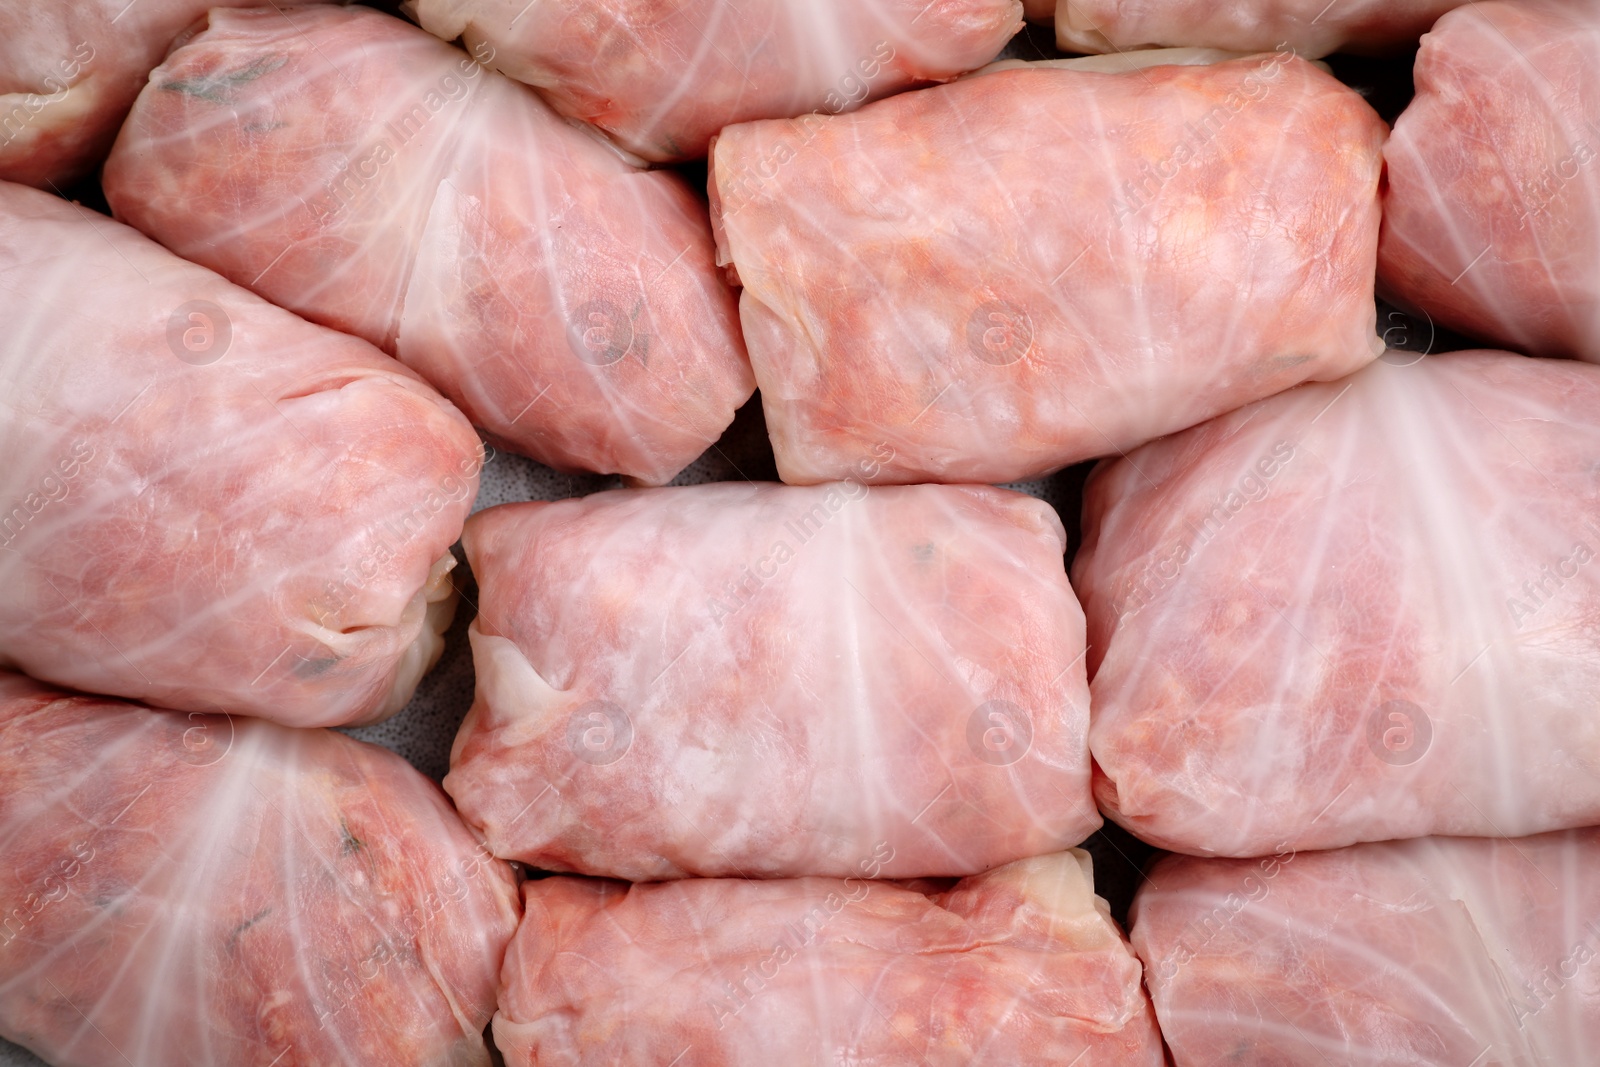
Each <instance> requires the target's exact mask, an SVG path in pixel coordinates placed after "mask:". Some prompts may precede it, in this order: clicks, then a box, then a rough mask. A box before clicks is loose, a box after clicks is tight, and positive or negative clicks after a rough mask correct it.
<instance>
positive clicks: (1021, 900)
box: [494, 851, 1164, 1067]
mask: <svg viewBox="0 0 1600 1067" xmlns="http://www.w3.org/2000/svg"><path fill="white" fill-rule="evenodd" d="M523 893H524V897H525V900H526V908H527V918H526V919H525V920H524V921H523V924H522V926H521V927H520V928H519V929H518V931H517V936H516V939H515V940H514V941H513V942H512V945H511V949H510V950H509V952H508V953H507V955H506V966H505V971H504V973H503V976H502V979H501V989H500V1010H499V1011H498V1012H497V1013H496V1015H495V1020H494V1037H495V1044H496V1045H497V1046H498V1047H499V1048H500V1050H501V1052H503V1053H504V1054H505V1057H506V1062H507V1064H508V1065H510V1067H532V1065H534V1064H537V1065H539V1067H588V1065H593V1067H601V1065H604V1067H663V1065H666V1064H671V1065H672V1067H766V1065H768V1064H774V1063H777V1064H783V1067H835V1065H838V1064H853V1063H870V1064H873V1065H874V1067H982V1065H987V1067H1066V1065H1069V1064H1070V1065H1071V1067H1161V1065H1162V1063H1163V1062H1164V1057H1163V1055H1162V1049H1161V1038H1160V1037H1159V1036H1158V1035H1157V1033H1156V1028H1155V1024H1154V1022H1153V1021H1152V1018H1151V1013H1150V1005H1149V999H1148V997H1147V996H1146V994H1145V992H1144V989H1143V987H1142V986H1141V985H1140V981H1139V977H1140V972H1139V963H1138V961H1137V960H1136V959H1134V957H1133V954H1132V953H1131V952H1130V951H1129V950H1128V946H1127V942H1126V941H1125V940H1124V939H1123V937H1122V932H1121V931H1120V930H1118V929H1117V926H1116V924H1115V923H1114V922H1112V920H1111V918H1110V916H1109V914H1108V911H1107V906H1106V902H1105V901H1103V900H1101V899H1100V898H1099V897H1097V896H1095V895H1094V881H1093V873H1092V871H1091V869H1090V865H1089V857H1088V856H1087V855H1086V854H1084V853H1082V852H1077V851H1073V852H1061V853H1056V854H1054V855H1049V856H1040V857H1038V858H1036V859H1028V860H1020V861H1018V862H1016V863H1012V864H1008V865H1006V866H1004V867H1001V868H999V869H997V870H993V871H990V872H989V873H987V874H982V875H977V876H975V877H971V878H967V879H964V880H962V881H960V882H957V883H956V884H955V885H954V886H953V887H950V888H944V887H943V886H939V885H924V886H901V885H896V884H893V883H888V882H873V881H866V880H863V879H862V878H846V879H844V880H842V881H841V880H837V879H827V878H799V879H793V880H783V881H772V882H748V881H741V880H738V879H695V880H691V881H685V882H670V883H665V884H658V885H635V886H628V885H624V884H621V883H617V882H606V881H595V880H590V879H582V878H549V879H545V880H542V881H536V882H529V883H527V884H526V885H525V886H524V887H523Z"/></svg>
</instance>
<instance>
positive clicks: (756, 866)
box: [444, 483, 1100, 881]
mask: <svg viewBox="0 0 1600 1067" xmlns="http://www.w3.org/2000/svg"><path fill="white" fill-rule="evenodd" d="M464 543H465V546H466V550H467V558H468V559H469V560H470V562H471V564H472V569H473V573H474V574H476V576H477V578H478V583H479V588H480V594H479V599H478V608H479V614H478V618H477V620H476V621H475V622H474V623H473V624H472V628H471V640H472V648H473V660H474V663H475V664H476V668H477V698H476V700H475V701H474V703H473V706H472V710H471V712H470V713H469V714H468V716H467V719H466V721H465V722H464V723H463V724H462V726H461V732H460V734H459V735H458V736H457V738H456V742H455V747H454V750H453V751H452V753H451V760H450V773H449V775H448V776H447V777H446V778H445V782H444V785H445V789H446V790H447V791H448V792H449V793H450V795H451V796H452V797H454V798H455V801H456V804H457V805H458V806H459V808H460V809H461V812H462V814H463V815H464V816H465V817H466V819H467V820H468V822H469V823H471V824H472V825H473V826H475V827H477V828H478V829H480V830H481V831H482V832H483V833H484V835H485V837H486V839H487V840H488V842H489V845H490V847H491V848H492V849H493V850H494V852H495V854H496V855H498V856H501V857H503V858H506V859H516V860H520V861H522V862H524V863H528V864H531V865H533V866H536V867H541V868H544V869H547V870H557V871H573V872H577V873H581V874H597V875H604V876H609V877H618V878H627V879H630V880H635V881H650V880H654V879H664V878H681V877H685V876H732V875H739V876H749V877H793V876H801V875H819V876H821V875H826V876H830V877H844V876H846V875H850V874H858V873H859V867H860V865H861V862H862V858H863V857H865V856H869V855H871V853H872V852H873V849H874V847H875V845H876V844H877V843H878V842H880V841H884V840H887V841H891V842H893V845H894V853H895V854H894V857H893V858H892V859H890V860H888V861H886V862H885V863H884V865H883V870H882V874H883V876H884V877H890V878H904V877H919V876H925V875H926V876H946V875H951V876H954V875H965V874H973V873H977V872H979V871H984V870H987V869H989V868H991V867H994V866H997V865H999V864H1001V863H1006V862H1008V861H1011V860H1015V859H1020V858H1022V857H1026V856H1032V855H1038V854H1041V853H1044V852H1053V851H1057V850H1059V849H1061V848H1065V847H1068V846H1071V845H1075V844H1077V843H1079V842H1080V841H1082V840H1083V839H1084V838H1086V837H1087V836H1088V835H1089V834H1091V833H1093V832H1094V830H1095V829H1097V828H1098V827H1099V825H1100V816H1099V813H1098V812H1096V811H1095V810H1094V806H1093V804H1092V803H1091V802H1090V799H1089V792H1088V784H1089V761H1088V748H1087V744H1086V740H1085V731H1086V729H1087V725H1088V703H1087V699H1086V697H1087V690H1086V683H1085V681H1084V673H1083V670H1084V668H1083V658H1084V646H1083V619H1082V613H1081V611H1080V610H1079V608H1078V603H1077V600H1076V598H1075V597H1074V596H1073V594H1072V589H1071V588H1070V587H1069V586H1068V584H1067V577H1066V572H1065V568H1064V566H1063V563H1062V552H1063V550H1064V548H1065V534H1064V532H1063V529H1062V526H1061V522H1060V520H1059V519H1058V518H1057V517H1056V514H1055V512H1054V511H1052V510H1051V509H1050V507H1049V505H1047V504H1044V503H1043V502H1041V501H1038V500H1035V499H1033V498H1031V497H1026V496H1023V495H1022V494H1020V493H1013V492H1009V491H1006V490H1001V489H993V488H989V487H987V486H984V487H966V486H963V487H951V486H913V487H891V488H880V489H868V488H867V487H866V486H863V485H861V484H860V483H841V484H838V485H832V486H818V487H810V488H796V487H790V486H777V485H756V484H748V483H746V484H734V483H718V484H714V485H704V486H693V487H690V488H678V489H651V490H618V491H614V492H609V493H599V494H596V495H593V496H588V497H584V498H582V499H578V500H566V501H561V502H558V503H530V504H511V505H505V506H502V507H497V508H491V509H489V510H488V511H484V512H480V513H479V514H477V515H475V516H473V518H472V519H471V520H470V521H469V523H468V525H467V532H466V535H465V538H464Z"/></svg>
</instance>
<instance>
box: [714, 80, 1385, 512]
mask: <svg viewBox="0 0 1600 1067" xmlns="http://www.w3.org/2000/svg"><path fill="white" fill-rule="evenodd" d="M1384 136H1385V128H1384V125H1383V123H1382V121H1381V120H1380V119H1379V118H1378V117H1377V115H1376V114H1375V113H1374V112H1373V111H1372V109H1371V108H1370V107H1368V106H1367V104H1366V103H1365V102H1364V101H1363V100H1362V99H1361V98H1360V97H1359V96H1357V95H1356V94H1355V93H1354V92H1352V91H1351V90H1349V89H1347V88H1345V87H1344V86H1342V85H1340V84H1339V83H1338V82H1337V81H1335V80H1334V79H1333V78H1332V77H1330V76H1329V75H1327V74H1324V73H1323V72H1322V71H1321V70H1319V69H1317V68H1316V67H1314V66H1313V65H1311V64H1309V63H1306V62H1304V61H1303V60H1300V59H1298V58H1295V57H1294V56H1292V55H1288V54H1276V55H1271V56H1258V57H1253V58H1248V59H1240V60H1234V61H1229V62H1222V63H1217V64H1215V65H1209V66H1207V65H1200V66H1160V67H1155V68H1151V69H1148V70H1144V69H1140V70H1135V71H1132V72H1128V73H1117V74H1109V73H1092V72H1085V71H1081V70H1067V69H1059V68H1051V67H1039V68H1032V69H1004V70H998V71H995V72H992V73H986V74H983V75H981V76H978V77H973V78H968V79H965V80H963V81H960V82H957V83H955V84H953V85H945V86H940V87H938V88H934V89H927V90H923V91H920V92H916V93H907V94H905V95H902V96H898V97H895V98H893V99H891V100H884V101H880V102H878V103H875V104H871V105H869V106H867V107H865V108H863V109H862V110H861V111H859V112H856V113H855V114H852V115H843V116H837V117H832V118H819V117H816V116H808V117H807V118H803V119H798V120H792V121H771V122H757V123H748V124H745V125H741V126H735V127H732V128H731V129H728V130H726V131H724V132H723V134H722V136H721V138H720V139H719V140H718V142H717V145H716V148H715V151H714V153H713V159H712V163H713V168H714V174H713V179H712V185H713V205H712V206H713V211H714V213H715V214H716V215H717V216H718V219H717V223H718V232H719V242H720V252H719V256H720V259H721V261H722V262H724V263H731V264H732V266H733V267H734V268H735V270H736V273H737V276H738V278H739V280H740V281H742V283H743V285H744V293H743V296H742V297H741V302H740V314H741V317H742V319H743V323H744V330H745V338H746V340H747V341H748V343H749V346H750V355H751V359H752V361H753V363H754V365H755V371H756V379H757V381H758V382H759V383H760V386H761V399H762V404H763V406H764V407H765V410H766V418H767V425H768V428H769V431H770V433H771V436H772V443H773V448H774V450H775V451H776V453H777V462H778V471H779V473H780V475H781V476H782V478H783V480H784V481H787V482H797V483H813V482H819V481H826V480H830V479H837V478H843V477H846V476H848V473H849V471H850V470H851V469H853V468H854V467H855V466H856V464H857V463H858V461H859V460H861V459H862V458H864V457H869V456H871V455H872V454H873V452H874V449H876V448H878V447H879V446H887V447H889V448H892V450H893V453H894V455H893V458H892V459H891V460H889V461H888V462H886V463H884V464H883V465H882V467H881V469H880V471H879V474H878V479H879V480H881V481H885V482H917V481H941V482H960V481H976V482H1005V481H1014V480H1019V479H1024V478H1032V477H1037V476H1040V475H1043V474H1045V473H1048V472H1050V471H1052V470H1055V469H1056V468H1059V467H1061V466H1064V465H1066V464H1068V463H1072V462H1076V461H1078V460H1082V459H1086V458H1089V457H1091V456H1097V455H1106V454H1111V453H1116V452H1118V451H1121V450H1125V449H1128V448H1132V447H1134V446H1135V445H1137V444H1139V443H1141V442H1143V441H1146V440H1149V439H1150V438H1153V437H1157V436H1159V435H1161V434H1164V433H1169V432H1171V431H1173V430H1177V429H1181V428H1183V427H1185V426H1190V425H1193V424H1194V423H1196V422H1199V421H1201V420H1203V419H1206V418H1210V417H1211V416H1213V415H1217V414H1220V413H1222V412H1224V411H1228V410H1231V409H1233V408H1236V407H1238V406H1240V405H1241V404H1245V403H1248V402H1250V401H1252V400H1256V399H1259V398H1261V397H1263V396H1268V395H1270V394H1272V393H1275V392H1278V391H1280V390H1282V389H1285V388H1288V387H1289V386H1292V385H1295V384H1297V383H1299V382H1301V381H1305V380H1307V379H1315V380H1325V379H1332V378H1338V377H1340V376H1342V375H1344V374H1347V373H1349V372H1350V371H1352V370H1355V369H1356V368H1358V367H1360V366H1361V365H1363V364H1364V363H1366V362H1368V361H1370V360H1372V359H1374V358H1376V356H1377V355H1378V353H1379V352H1380V351H1381V350H1382V346H1381V345H1380V344H1379V342H1378V339H1377V336H1376V332H1375V324H1376V313H1375V311H1374V308H1373V303H1372V290H1373V274H1374V269H1375V266H1374V264H1375V262H1376V255H1377V240H1378V178H1379V175H1380V172H1381V170H1382V159H1381V157H1380V154H1379V149H1380V147H1381V145H1382V143H1383V139H1384Z"/></svg>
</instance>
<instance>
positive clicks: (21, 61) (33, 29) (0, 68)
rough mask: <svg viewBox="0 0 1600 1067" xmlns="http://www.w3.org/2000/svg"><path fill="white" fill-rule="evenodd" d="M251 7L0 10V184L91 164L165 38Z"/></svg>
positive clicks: (80, 3)
mask: <svg viewBox="0 0 1600 1067" xmlns="http://www.w3.org/2000/svg"><path fill="white" fill-rule="evenodd" d="M259 2H260V0H134V2H132V3H130V2H129V0H71V2H70V3H68V2H59V3H29V2H28V0H8V2H7V3H4V4H0V180H4V181H13V182H22V183H24V184H26V185H35V186H39V187H40V188H44V187H46V186H49V185H65V184H67V183H69V182H71V181H73V180H75V179H77V178H80V177H82V176H83V175H85V174H87V173H88V172H89V171H91V170H93V169H94V168H95V167H97V166H99V165H100V162H101V161H102V160H103V159H105V156H106V153H107V152H109V151H111V142H112V141H114V140H115V139H116V136H117V129H118V128H119V127H120V126H121V125H122V120H123V118H124V117H125V116H126V115H127V114H128V109H129V108H130V107H132V106H133V101H134V98H135V97H137V96H138V95H139V90H140V89H141V88H143V87H144V82H145V77H146V75H148V74H149V73H150V69H151V68H152V67H154V66H155V65H156V64H157V63H160V62H161V57H162V56H163V55H165V54H166V51H167V48H168V47H169V46H170V45H171V44H172V41H173V39H174V38H176V37H177V36H178V35H179V33H181V32H182V31H183V30H184V29H185V28H186V27H187V26H189V24H190V23H192V22H194V20H195V19H197V18H199V17H200V16H201V15H204V14H205V13H206V11H207V10H208V9H209V8H213V7H246V6H250V5H252V4H255V3H259ZM299 2H305V3H320V2H322V0H299Z"/></svg>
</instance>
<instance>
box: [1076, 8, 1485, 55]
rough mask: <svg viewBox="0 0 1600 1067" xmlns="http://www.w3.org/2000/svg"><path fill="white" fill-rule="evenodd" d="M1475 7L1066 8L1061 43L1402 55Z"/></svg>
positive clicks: (1107, 48)
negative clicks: (1443, 19)
mask: <svg viewBox="0 0 1600 1067" xmlns="http://www.w3.org/2000/svg"><path fill="white" fill-rule="evenodd" d="M1470 2H1473V0H1332V2H1331V3H1330V0H1230V2H1229V3H1225V4H1219V3H1216V2H1215V0H1059V3H1057V4H1056V5H1055V8H1056V42H1057V44H1059V45H1060V46H1061V47H1062V48H1063V49H1064V50H1066V51H1068V52H1122V51H1126V50H1128V49H1133V48H1149V47H1152V46H1157V45H1160V46H1167V47H1183V46H1200V47H1206V48H1226V49H1229V50H1230V51H1234V52H1269V51H1272V50H1273V49H1277V48H1286V49H1289V50H1292V51H1294V52H1298V53H1299V54H1300V55H1303V56H1307V57H1309V58H1312V59H1315V58H1316V57H1318V56H1325V55H1327V54H1328V53H1329V52H1362V53H1369V54H1371V53H1386V52H1398V51H1401V50H1403V49H1405V48H1407V47H1409V46H1411V45H1414V44H1416V43H1417V38H1418V37H1421V36H1422V35H1423V34H1424V33H1426V32H1428V27H1429V26H1432V25H1433V22H1434V20H1435V19H1437V18H1438V17H1439V16H1440V15H1443V14H1444V13H1445V12H1446V11H1449V10H1451V9H1453V8H1457V7H1460V6H1461V5H1463V4H1466V3H1470Z"/></svg>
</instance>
